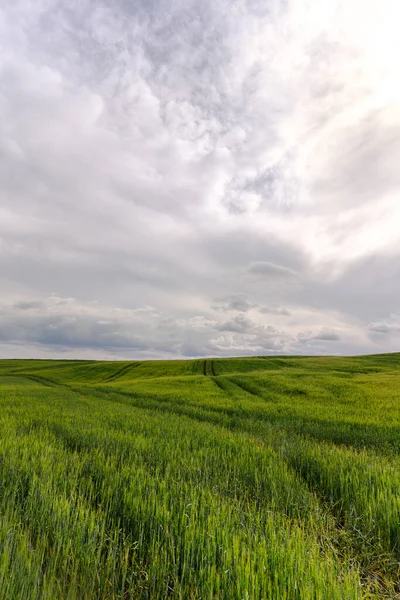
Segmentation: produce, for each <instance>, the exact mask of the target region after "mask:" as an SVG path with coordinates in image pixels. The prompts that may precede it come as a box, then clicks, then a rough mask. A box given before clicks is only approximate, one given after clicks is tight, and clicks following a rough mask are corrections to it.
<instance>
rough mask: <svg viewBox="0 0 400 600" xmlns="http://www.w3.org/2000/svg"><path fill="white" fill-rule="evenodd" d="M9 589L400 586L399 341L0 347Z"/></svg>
mask: <svg viewBox="0 0 400 600" xmlns="http://www.w3.org/2000/svg"><path fill="white" fill-rule="evenodd" d="M0 398H1V410H0V419H1V424H0V514H1V519H0V599H1V600H14V599H15V600H34V599H40V600H44V599H46V600H58V599H70V600H76V599H85V600H86V599H88V600H89V599H90V600H102V599H121V600H122V599H133V600H136V599H138V600H140V599H149V600H158V599H164V598H170V599H178V598H179V599H182V600H186V599H188V600H189V599H193V600H194V599H196V600H197V599H198V600H200V599H204V600H211V599H223V598H224V599H235V600H236V599H237V600H242V599H243V600H244V599H248V600H252V599H257V600H261V599H264V600H266V599H271V598H273V599H277V600H285V599H287V600H292V599H297V600H315V599H321V600H331V599H332V600H333V599H339V598H343V599H345V600H352V599H355V598H396V597H400V595H399V594H400V585H399V579H400V577H399V575H400V573H399V560H400V512H399V511H400V457H399V451H400V355H397V354H391V355H381V356H369V357H357V358H305V357H303V358H302V357H272V358H271V357H268V358H267V357H258V358H240V359H214V360H212V359H210V360H206V361H204V360H193V361H170V362H167V361H152V362H129V363H128V362H124V363H121V362H119V363H118V362H95V361H39V360H31V361H12V360H9V361H6V360H4V361H0Z"/></svg>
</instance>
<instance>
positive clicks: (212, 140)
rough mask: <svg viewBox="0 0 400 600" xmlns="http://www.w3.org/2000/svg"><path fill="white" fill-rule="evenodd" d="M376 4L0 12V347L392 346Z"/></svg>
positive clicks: (387, 71)
mask: <svg viewBox="0 0 400 600" xmlns="http://www.w3.org/2000/svg"><path fill="white" fill-rule="evenodd" d="M399 22H400V4H399V3H398V2H397V0H381V1H380V2H375V1H372V0H364V1H361V0H346V1H345V0H319V1H318V2H317V1H315V0H266V1H262V0H238V1H236V2H232V1H231V0H209V1H208V0H207V1H206V0H200V1H198V0H196V1H195V0H146V1H144V0H141V1H137V0H130V1H128V0H113V1H111V0H108V1H106V0H99V1H98V2H91V1H90V0H75V1H71V0H68V1H67V0H36V1H35V2H32V1H31V0H15V1H14V2H12V3H11V2H5V3H3V5H2V6H1V7H0V284H1V291H2V293H1V297H0V356H2V357H8V356H15V357H27V356H31V357H36V356H37V357H66V358H71V357H82V358H121V359H122V358H127V359H129V358H168V357H171V358H172V357H178V358H181V357H191V356H201V355H203V356H204V355H215V356H219V355H221V356H222V355H238V354H239V355H241V354H271V353H272V354H275V353H280V354H285V353H296V354H299V353H300V354H301V353H303V354H355V353H367V352H381V351H394V350H398V349H399V348H400V300H399V298H400V168H399V165H400V71H399V69H400V67H399V65H400V36H399V34H398V24H399Z"/></svg>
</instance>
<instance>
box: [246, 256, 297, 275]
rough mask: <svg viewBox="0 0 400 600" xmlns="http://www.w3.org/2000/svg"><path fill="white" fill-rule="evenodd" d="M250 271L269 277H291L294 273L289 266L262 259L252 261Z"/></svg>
mask: <svg viewBox="0 0 400 600" xmlns="http://www.w3.org/2000/svg"><path fill="white" fill-rule="evenodd" d="M248 272H249V273H251V274H253V275H260V276H262V277H268V278H280V277H290V276H293V275H294V273H293V271H292V270H291V269H289V268H288V267H284V266H281V265H276V264H274V263H272V262H269V261H262V260H260V261H254V262H252V263H250V265H249V267H248Z"/></svg>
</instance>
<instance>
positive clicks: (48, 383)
mask: <svg viewBox="0 0 400 600" xmlns="http://www.w3.org/2000/svg"><path fill="white" fill-rule="evenodd" d="M6 375H7V377H23V378H24V379H27V380H28V381H33V382H34V383H40V384H41V385H44V386H45V387H51V388H58V387H62V388H68V389H71V388H70V387H69V386H68V385H65V384H62V383H58V382H57V381H53V380H51V379H46V378H45V377H39V376H38V375H27V374H26V373H7V374H6Z"/></svg>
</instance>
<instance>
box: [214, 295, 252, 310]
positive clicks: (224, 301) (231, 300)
mask: <svg viewBox="0 0 400 600" xmlns="http://www.w3.org/2000/svg"><path fill="white" fill-rule="evenodd" d="M254 306H255V305H254V304H252V303H251V302H249V301H248V300H247V298H246V296H245V294H232V295H230V296H226V297H222V298H219V299H217V300H216V301H215V302H214V303H213V305H212V308H214V309H215V310H218V311H237V312H248V311H249V310H250V309H251V308H253V307H254Z"/></svg>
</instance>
